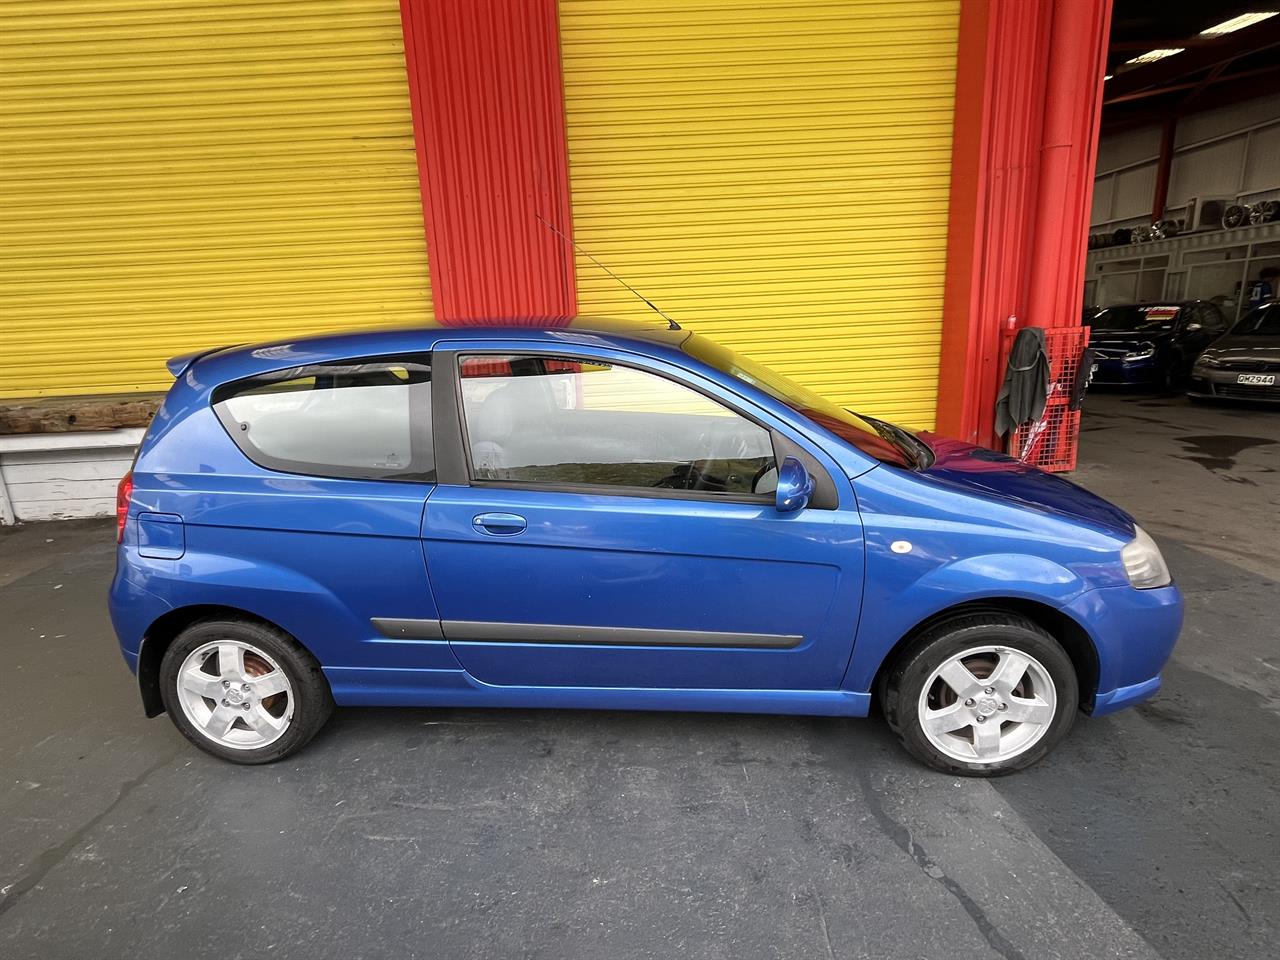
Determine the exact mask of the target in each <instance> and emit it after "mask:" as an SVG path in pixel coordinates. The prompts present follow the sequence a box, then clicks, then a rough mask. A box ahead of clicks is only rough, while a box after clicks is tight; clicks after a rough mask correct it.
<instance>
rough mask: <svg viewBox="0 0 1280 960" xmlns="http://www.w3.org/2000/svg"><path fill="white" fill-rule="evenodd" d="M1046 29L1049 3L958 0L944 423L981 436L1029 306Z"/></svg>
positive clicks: (940, 420)
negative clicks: (1010, 340)
mask: <svg viewBox="0 0 1280 960" xmlns="http://www.w3.org/2000/svg"><path fill="white" fill-rule="evenodd" d="M1048 37H1049V9H1048V6H1047V3H1044V2H1031V0H1028V2H1022V0H966V2H965V3H963V4H962V5H961V7H960V47H959V52H958V58H957V77H956V106H955V120H954V130H955V133H954V141H953V147H952V161H951V210H950V218H949V220H948V228H947V273H946V284H945V292H946V302H945V304H944V307H943V324H942V357H941V364H940V367H939V378H938V408H937V424H938V427H937V429H938V432H939V433H942V434H945V435H948V436H952V437H956V438H957V439H960V440H965V441H967V442H969V443H978V444H983V445H986V446H992V445H994V442H995V433H994V420H995V397H996V392H997V390H998V389H999V379H998V378H999V376H1000V372H1001V369H1002V367H1003V363H1002V356H1003V347H1004V339H1005V338H1004V330H1005V327H1006V325H1007V324H1008V321H1009V318H1010V317H1017V318H1021V317H1022V316H1023V315H1024V313H1025V305H1026V301H1025V297H1026V276H1027V269H1028V254H1029V245H1028V243H1027V237H1028V232H1029V229H1030V220H1031V216H1032V212H1033V210H1034V203H1035V193H1036V187H1037V177H1036V172H1037V165H1036V157H1037V153H1038V150H1039V146H1040V131H1041V125H1042V113H1041V111H1042V108H1043V103H1044V71H1043V63H1044V58H1045V55H1046V50H1047V46H1048Z"/></svg>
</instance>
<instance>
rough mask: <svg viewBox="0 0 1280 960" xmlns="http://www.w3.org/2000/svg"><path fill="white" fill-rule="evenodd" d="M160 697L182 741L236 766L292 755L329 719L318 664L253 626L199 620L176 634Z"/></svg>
mask: <svg viewBox="0 0 1280 960" xmlns="http://www.w3.org/2000/svg"><path fill="white" fill-rule="evenodd" d="M160 696H161V698H162V699H163V700H164V706H165V710H167V711H168V713H169V717H170V719H171V720H173V723H174V725H175V726H176V727H177V728H178V729H179V730H180V731H181V732H182V735H183V736H184V737H186V738H187V739H188V740H190V741H191V742H192V743H194V744H195V745H196V746H197V747H199V748H200V749H201V750H204V751H206V752H208V753H211V754H213V755H214V756H215V757H221V758H222V759H223V760H230V761H231V762H233V763H246V764H256V763H271V762H273V761H275V760H280V759H283V758H284V757H287V756H289V755H290V754H292V753H294V752H296V751H298V750H300V749H301V748H302V747H304V746H305V745H306V744H307V743H308V742H310V740H311V738H312V737H314V736H315V735H316V734H317V733H318V732H319V731H320V728H321V727H322V726H324V724H325V721H326V720H328V719H329V715H330V714H331V713H332V712H333V694H332V693H331V692H330V690H329V683H328V681H327V680H326V679H325V676H324V673H323V672H322V671H321V670H320V664H318V663H317V662H316V659H315V658H314V657H313V656H311V654H310V653H308V652H307V651H306V650H304V649H303V648H302V646H301V645H299V644H298V643H297V641H295V640H294V639H293V638H292V637H290V636H289V635H288V634H286V633H284V632H283V631H280V630H277V629H275V628H274V627H269V626H267V625H265V624H262V623H258V622H256V621H251V620H202V621H200V622H198V623H194V624H192V625H191V626H189V627H188V628H187V629H186V630H184V631H183V632H182V633H181V634H179V635H178V637H177V639H175V640H174V641H173V643H172V644H170V645H169V649H167V650H166V651H165V653H164V658H163V659H162V660H161V662H160Z"/></svg>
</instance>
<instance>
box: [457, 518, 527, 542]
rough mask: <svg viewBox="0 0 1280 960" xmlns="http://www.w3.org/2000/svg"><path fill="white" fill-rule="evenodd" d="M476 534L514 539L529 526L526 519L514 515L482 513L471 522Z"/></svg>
mask: <svg viewBox="0 0 1280 960" xmlns="http://www.w3.org/2000/svg"><path fill="white" fill-rule="evenodd" d="M471 526H472V527H473V528H474V529H475V531H476V533H486V534H488V535H489V536H491V537H514V536H515V535H516V534H517V533H523V532H524V528H525V527H526V526H527V524H526V523H525V519H524V517H521V516H517V515H516V514H514V513H482V514H480V515H479V516H477V517H476V518H475V519H474V520H472V521H471Z"/></svg>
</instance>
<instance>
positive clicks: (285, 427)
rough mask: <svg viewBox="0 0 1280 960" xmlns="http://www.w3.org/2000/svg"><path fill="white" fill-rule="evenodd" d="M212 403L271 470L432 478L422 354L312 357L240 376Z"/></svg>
mask: <svg viewBox="0 0 1280 960" xmlns="http://www.w3.org/2000/svg"><path fill="white" fill-rule="evenodd" d="M214 400H215V402H214V409H215V411H216V412H217V414H218V417H219V419H220V420H221V421H222V423H223V426H225V427H226V428H227V431H228V432H229V433H230V434H231V436H232V438H233V439H234V440H235V441H236V443H237V444H239V446H240V448H241V450H243V451H244V453H245V455H246V456H248V457H249V459H250V460H252V461H254V462H255V463H258V464H260V465H261V466H264V467H268V468H270V469H273V470H284V471H288V472H290V473H307V474H314V475H316V476H331V477H351V478H362V479H400V480H433V479H434V477H435V470H434V457H433V453H432V447H431V426H430V425H431V368H430V366H429V364H428V363H427V361H426V360H425V359H415V360H412V361H401V360H368V361H365V360H361V361H353V362H350V363H333V364H317V365H314V366H307V367H298V368H294V369H292V370H286V371H280V372H278V373H273V374H269V375H266V376H262V377H255V378H253V379H250V380H242V381H239V382H237V383H233V384H230V385H228V386H227V387H224V388H222V389H221V390H220V391H218V394H217V395H216V396H215V398H214Z"/></svg>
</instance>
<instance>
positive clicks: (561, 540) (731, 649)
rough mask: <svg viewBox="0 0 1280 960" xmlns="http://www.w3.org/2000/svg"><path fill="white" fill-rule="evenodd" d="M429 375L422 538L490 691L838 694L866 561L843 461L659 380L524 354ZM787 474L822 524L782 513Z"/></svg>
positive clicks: (458, 635)
mask: <svg viewBox="0 0 1280 960" xmlns="http://www.w3.org/2000/svg"><path fill="white" fill-rule="evenodd" d="M434 356H435V359H434V363H435V370H436V371H437V377H440V376H441V371H443V372H444V374H443V376H444V377H446V378H448V381H449V382H442V381H441V380H437V385H436V388H435V392H434V393H433V402H434V405H435V407H436V414H437V418H436V431H437V433H436V436H437V440H438V445H437V451H438V455H439V456H440V457H441V459H442V462H443V464H444V466H443V469H442V470H441V472H440V474H439V479H440V483H439V484H438V486H437V489H436V491H435V493H434V495H433V496H432V497H431V499H430V500H429V502H428V503H427V506H426V510H425V513H424V518H423V530H422V536H423V541H424V550H425V554H426V559H427V568H428V573H429V576H430V579H431V583H432V587H433V591H434V593H435V596H436V598H437V601H438V603H439V607H440V614H441V621H442V629H443V630H444V633H445V636H446V638H447V639H448V640H449V643H450V645H451V647H452V649H453V650H454V653H455V655H456V656H457V658H458V660H459V661H460V662H461V664H462V665H463V666H464V667H465V668H466V670H467V671H468V672H469V673H470V674H471V675H472V676H473V677H475V678H476V679H477V680H480V681H482V682H484V683H488V684H503V685H520V686H539V687H545V686H555V687H630V688H684V689H691V688H699V689H740V690H741V689H778V690H820V689H834V688H836V687H837V686H838V685H839V683H840V680H841V677H842V676H843V673H844V670H845V667H846V665H847V663H848V661H849V656H850V652H851V650H852V644H853V637H854V633H855V628H856V625H857V617H858V609H859V601H860V595H861V588H862V574H863V547H862V527H861V522H860V519H859V516H858V513H857V509H856V506H855V503H854V498H853V493H852V490H851V488H850V486H849V483H848V481H847V479H845V478H844V477H843V476H841V475H840V474H839V473H838V472H837V471H836V469H835V465H834V461H831V460H829V459H827V458H826V456H825V454H823V453H822V452H821V451H820V450H818V449H816V448H815V447H813V446H812V445H809V444H808V443H807V441H804V440H803V438H800V437H798V436H796V435H794V434H790V435H789V434H788V432H787V430H786V427H785V425H784V424H781V423H777V422H772V421H771V419H770V418H769V416H768V415H767V414H766V413H765V412H764V411H761V410H759V409H756V408H754V407H752V406H751V404H749V403H748V402H745V401H743V400H741V399H740V398H735V397H733V396H732V395H731V394H729V393H728V392H727V391H725V390H724V389H723V388H722V387H720V386H719V385H718V384H713V383H711V382H710V381H703V380H702V379H701V378H700V377H698V376H697V375H696V374H690V373H688V372H686V371H684V370H683V369H681V368H679V367H675V366H673V365H670V364H667V363H664V362H662V361H658V360H653V359H649V358H639V357H637V356H635V355H633V354H629V353H622V352H616V351H612V350H606V349H603V348H601V349H600V350H598V351H597V350H592V351H591V352H584V351H582V350H580V349H573V350H569V351H567V352H563V353H552V352H550V351H549V350H548V349H547V348H546V347H545V345H540V344H537V343H520V342H518V341H516V342H510V343H505V342H504V343H502V344H500V345H497V347H496V348H495V344H494V342H493V341H486V342H477V343H451V344H448V345H447V349H440V348H437V350H436V353H435V355H434ZM445 432H452V439H450V437H449V436H442V433H445ZM784 454H785V455H796V456H798V457H800V458H802V460H803V462H805V464H806V465H807V466H808V468H809V470H810V472H811V473H812V474H814V475H815V476H816V477H817V479H818V481H819V482H818V484H817V489H818V493H817V494H816V495H815V498H814V502H813V503H812V504H811V505H810V506H809V507H808V508H806V509H802V510H799V511H795V512H781V511H779V510H778V509H777V507H776V503H775V496H774V489H775V487H776V477H777V469H776V464H777V462H779V460H780V458H781V456H782V455H784Z"/></svg>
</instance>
